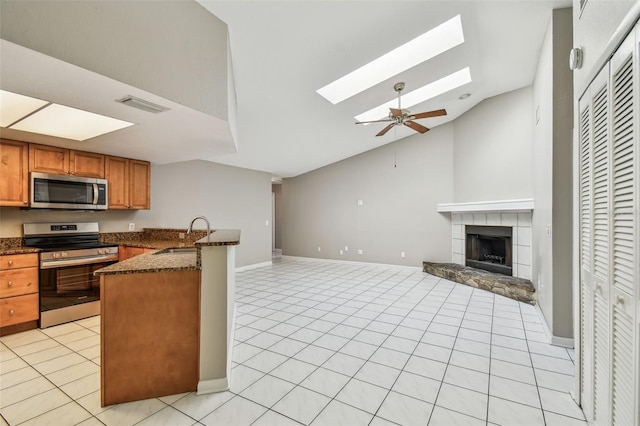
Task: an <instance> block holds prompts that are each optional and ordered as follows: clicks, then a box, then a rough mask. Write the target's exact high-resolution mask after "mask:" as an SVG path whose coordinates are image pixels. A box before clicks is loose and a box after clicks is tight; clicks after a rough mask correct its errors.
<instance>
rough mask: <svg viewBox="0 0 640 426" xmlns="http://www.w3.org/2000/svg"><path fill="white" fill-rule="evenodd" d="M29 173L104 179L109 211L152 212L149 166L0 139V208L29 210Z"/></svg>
mask: <svg viewBox="0 0 640 426" xmlns="http://www.w3.org/2000/svg"><path fill="white" fill-rule="evenodd" d="M29 172H40V173H50V174H56V175H71V176H83V177H92V178H100V179H107V181H108V185H109V194H108V202H109V206H108V208H109V209H130V210H136V209H137V210H148V209H150V208H151V201H150V196H151V189H150V185H151V163H149V162H148V161H141V160H132V159H129V158H121V157H111V156H106V155H103V154H96V153H93V152H85V151H76V150H73V149H66V148H58V147H55V146H48V145H40V144H34V143H28V142H19V141H12V140H7V139H0V206H13V207H28V206H29Z"/></svg>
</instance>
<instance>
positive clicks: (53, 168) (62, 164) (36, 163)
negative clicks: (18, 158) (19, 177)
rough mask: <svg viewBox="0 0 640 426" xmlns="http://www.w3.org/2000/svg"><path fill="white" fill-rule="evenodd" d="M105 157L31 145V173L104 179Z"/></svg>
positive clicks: (47, 146)
mask: <svg viewBox="0 0 640 426" xmlns="http://www.w3.org/2000/svg"><path fill="white" fill-rule="evenodd" d="M104 164H105V156H104V155H103V154H97V153H94V152H85V151H76V150H73V149H66V148H59V147H56V146H49V145H40V144H34V143H32V144H29V171H30V172H41V173H51V174H56V175H72V176H84V177H95V178H101V179H103V178H104Z"/></svg>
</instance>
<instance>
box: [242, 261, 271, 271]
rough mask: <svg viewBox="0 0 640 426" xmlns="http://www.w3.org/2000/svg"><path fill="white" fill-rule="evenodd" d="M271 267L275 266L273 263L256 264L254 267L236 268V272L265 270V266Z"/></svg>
mask: <svg viewBox="0 0 640 426" xmlns="http://www.w3.org/2000/svg"><path fill="white" fill-rule="evenodd" d="M271 265H273V262H272V261H268V262H262V263H254V264H252V265H246V266H238V267H236V272H244V271H250V270H252V269H258V268H264V267H265V266H271Z"/></svg>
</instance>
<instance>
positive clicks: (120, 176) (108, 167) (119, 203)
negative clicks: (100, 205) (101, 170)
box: [105, 156, 129, 209]
mask: <svg viewBox="0 0 640 426" xmlns="http://www.w3.org/2000/svg"><path fill="white" fill-rule="evenodd" d="M105 178H106V179H107V181H108V182H109V199H108V202H109V208H110V209H128V208H129V160H127V159H126V158H120V157H110V156H107V157H106V158H105Z"/></svg>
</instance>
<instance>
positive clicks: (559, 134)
mask: <svg viewBox="0 0 640 426" xmlns="http://www.w3.org/2000/svg"><path fill="white" fill-rule="evenodd" d="M571 27H572V10H571V9H556V10H554V11H553V14H552V17H551V20H550V22H549V26H548V28H547V32H546V34H545V39H544V42H543V45H542V50H541V53H540V59H539V62H538V69H537V72H536V79H535V82H534V85H533V93H534V96H533V98H534V105H535V109H536V110H537V116H536V117H537V118H536V120H535V122H536V124H535V127H534V131H533V138H534V143H533V150H532V153H533V170H534V198H535V210H534V212H533V221H532V238H533V278H534V279H533V282H534V284H535V285H536V289H537V296H538V305H539V306H540V309H541V310H542V313H543V315H544V317H545V320H546V322H547V325H548V326H549V330H550V331H551V333H552V335H553V336H554V337H556V338H567V339H570V338H572V337H573V296H572V279H573V278H572V270H571V269H572V267H571V263H572V258H573V234H572V228H573V224H572V223H573V222H572V198H573V192H572V191H573V186H572V173H573V171H572V170H573V160H572V150H571V149H572V148H571V146H572V138H573V135H572V129H573V90H572V89H573V88H572V77H573V76H572V73H571V71H570V70H569V67H568V65H567V62H566V52H568V51H569V49H570V48H571V42H572V28H571Z"/></svg>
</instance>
